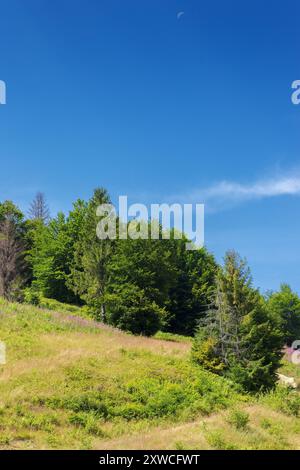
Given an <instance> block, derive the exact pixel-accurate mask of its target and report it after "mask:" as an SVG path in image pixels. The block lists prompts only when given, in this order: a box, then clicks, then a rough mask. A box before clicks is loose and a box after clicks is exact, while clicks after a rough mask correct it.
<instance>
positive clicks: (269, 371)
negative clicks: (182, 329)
mask: <svg viewBox="0 0 300 470" xmlns="http://www.w3.org/2000/svg"><path fill="white" fill-rule="evenodd" d="M281 348H282V336H281V334H280V332H279V330H278V329H277V328H276V324H275V322H274V321H273V320H272V318H271V316H270V315H269V313H268V310H267V308H266V305H265V302H264V301H263V299H262V297H261V296H260V294H259V292H258V291H257V290H256V289H254V288H253V286H252V278H251V275H250V271H249V268H248V267H247V264H246V262H245V260H243V259H241V258H240V257H239V256H238V255H237V253H235V252H233V251H230V252H228V253H227V254H226V257H225V265H224V268H223V269H220V271H219V274H218V276H217V280H216V289H215V294H214V299H213V305H212V308H211V309H210V310H209V311H208V314H207V317H206V319H205V320H204V322H203V323H202V325H201V326H200V329H199V332H198V335H197V336H196V339H195V342H194V346H193V353H192V354H193V357H194V360H195V361H197V362H199V363H200V364H202V365H204V366H205V367H208V368H211V369H212V370H215V371H218V372H221V373H225V374H226V375H227V376H229V377H231V378H232V379H233V380H235V381H236V382H238V383H240V385H241V386H242V387H244V388H246V389H247V390H249V391H260V390H264V389H269V388H271V387H272V386H274V384H275V382H276V371H277V369H278V367H279V365H280V359H281V356H282V354H281Z"/></svg>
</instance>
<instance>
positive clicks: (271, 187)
mask: <svg viewBox="0 0 300 470" xmlns="http://www.w3.org/2000/svg"><path fill="white" fill-rule="evenodd" d="M0 8H1V28H0V59H1V61H0V79H1V80H4V81H5V82H6V85H7V104H6V105H5V106H0V158H1V170H2V171H1V173H0V200H3V199H7V198H9V199H13V200H14V201H16V202H17V203H18V204H19V205H20V206H21V207H22V208H23V209H26V208H27V206H28V204H29V202H30V200H31V199H32V198H33V196H34V194H35V192H36V191H37V190H42V191H43V192H45V194H46V196H47V199H48V201H49V205H50V207H51V210H52V213H53V214H55V212H56V211H58V210H68V209H69V208H70V207H71V203H72V201H74V200H75V199H76V198H78V197H83V198H88V197H89V196H90V194H91V192H92V190H93V188H94V187H96V186H99V185H101V186H105V187H106V188H107V189H108V190H109V192H110V193H111V196H112V198H113V200H116V199H117V197H118V195H119V194H127V195H128V196H129V198H130V201H132V202H144V203H150V202H154V203H155V202H162V201H170V202H174V200H177V201H178V202H191V201H192V202H195V203H196V202H205V203H206V205H207V214H206V234H205V235H206V244H207V246H208V248H209V249H210V250H212V251H213V252H214V253H215V255H216V256H217V258H218V260H221V258H222V256H223V254H224V252H225V250H226V249H228V248H235V249H237V250H238V251H239V252H240V253H241V254H242V255H243V256H246V257H247V259H248V261H249V264H250V266H251V269H252V272H253V276H254V280H255V284H256V285H257V286H259V287H261V289H262V290H266V289H276V288H278V286H279V284H280V282H282V281H285V282H288V283H290V284H291V286H292V287H293V288H294V289H296V290H298V291H300V250H299V239H300V218H299V202H300V198H299V196H300V162H299V150H300V149H299V147H300V140H299V136H300V133H299V130H300V106H295V105H293V104H292V103H291V93H292V90H291V84H292V82H293V81H294V80H296V79H300V56H299V44H300V28H299V18H300V16H299V13H300V4H299V2H297V1H296V0H294V1H291V0H287V1H285V2H282V1H274V0H273V1H271V0H270V1H266V2H261V1H258V0H251V1H248V0H245V1H243V2H241V1H237V0H235V1H233V0H228V1H224V0H216V1H215V2H211V1H208V0H207V1H201V0H88V1H83V0H72V1H71V0H51V1H50V0H27V1H26V2H24V1H23V0H2V1H1V4H0ZM181 11H183V12H184V14H183V15H181V16H180V18H179V19H178V18H177V14H178V13H179V12H181Z"/></svg>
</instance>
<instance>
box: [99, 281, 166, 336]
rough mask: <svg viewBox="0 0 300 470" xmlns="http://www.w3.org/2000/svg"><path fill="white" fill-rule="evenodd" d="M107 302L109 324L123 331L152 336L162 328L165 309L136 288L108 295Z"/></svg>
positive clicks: (126, 288) (130, 287)
mask: <svg viewBox="0 0 300 470" xmlns="http://www.w3.org/2000/svg"><path fill="white" fill-rule="evenodd" d="M106 301H107V310H108V313H107V320H108V322H109V323H110V324H112V325H113V326H115V327H117V328H120V329H121V330H125V331H130V332H131V333H133V334H136V335H140V334H142V335H145V336H151V335H154V334H155V333H156V332H157V331H158V330H159V329H160V327H161V324H162V320H163V317H164V314H165V311H164V309H162V308H160V307H159V306H158V305H157V304H156V303H155V302H153V301H151V300H149V299H148V298H147V297H146V295H145V293H144V291H143V290H140V289H139V288H137V287H136V286H133V285H130V286H125V287H123V288H122V289H120V291H119V292H118V293H115V294H109V295H107V297H106Z"/></svg>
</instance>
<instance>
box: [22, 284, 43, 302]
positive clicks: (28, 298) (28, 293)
mask: <svg viewBox="0 0 300 470" xmlns="http://www.w3.org/2000/svg"><path fill="white" fill-rule="evenodd" d="M24 302H25V303H26V304H32V305H40V302H41V295H40V293H39V291H37V290H36V289H33V288H27V289H24Z"/></svg>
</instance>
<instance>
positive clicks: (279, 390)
mask: <svg viewBox="0 0 300 470" xmlns="http://www.w3.org/2000/svg"><path fill="white" fill-rule="evenodd" d="M261 400H262V402H263V403H266V404H267V405H269V406H271V407H272V408H273V409H275V410H277V411H281V412H283V413H285V414H287V415H292V416H299V415H300V395H299V392H297V391H295V390H290V389H288V388H287V387H283V386H280V385H279V386H277V387H276V389H275V390H273V391H272V392H271V393H269V394H268V395H264V396H263V397H262V398H261Z"/></svg>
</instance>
